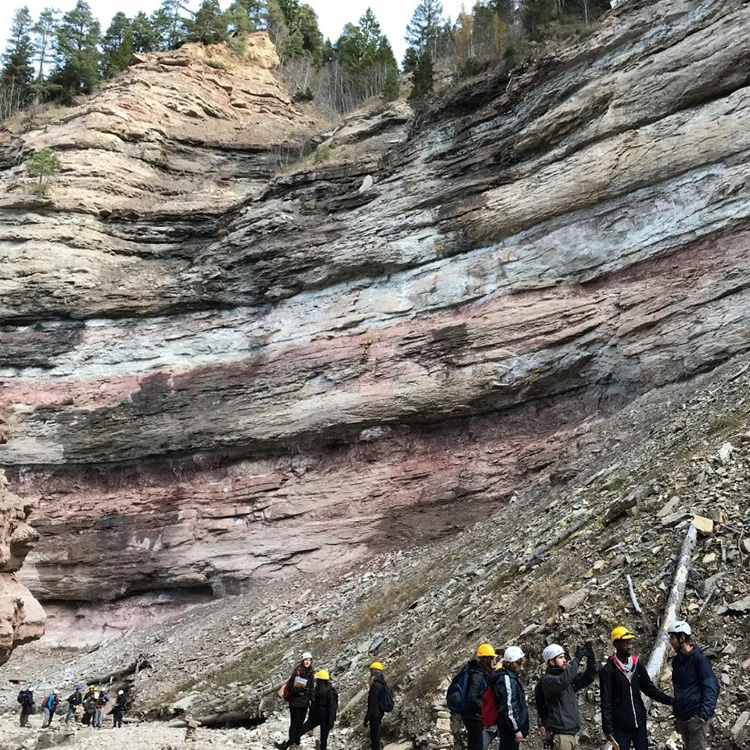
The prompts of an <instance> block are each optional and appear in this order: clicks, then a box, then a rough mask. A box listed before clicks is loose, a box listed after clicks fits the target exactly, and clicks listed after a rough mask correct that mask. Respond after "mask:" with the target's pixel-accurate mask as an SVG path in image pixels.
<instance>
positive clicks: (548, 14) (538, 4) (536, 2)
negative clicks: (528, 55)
mask: <svg viewBox="0 0 750 750" xmlns="http://www.w3.org/2000/svg"><path fill="white" fill-rule="evenodd" d="M555 8H556V5H555V0H524V2H523V5H522V6H521V17H522V18H523V25H524V28H525V29H526V31H527V32H528V34H529V36H530V37H531V38H532V39H538V38H539V36H540V35H541V30H542V26H544V24H546V23H549V22H550V21H551V20H552V17H553V16H554V14H555Z"/></svg>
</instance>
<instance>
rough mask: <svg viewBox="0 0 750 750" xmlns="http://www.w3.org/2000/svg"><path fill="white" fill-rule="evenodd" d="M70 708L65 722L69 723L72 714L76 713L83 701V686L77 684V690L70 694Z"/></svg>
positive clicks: (68, 699)
mask: <svg viewBox="0 0 750 750" xmlns="http://www.w3.org/2000/svg"><path fill="white" fill-rule="evenodd" d="M67 701H68V710H67V712H66V714H65V723H66V724H67V723H68V722H69V721H70V719H71V717H72V716H75V715H76V711H77V710H78V706H80V705H81V703H83V695H82V694H81V686H80V685H76V686H75V690H73V692H72V693H71V694H70V695H69V696H68V698H67Z"/></svg>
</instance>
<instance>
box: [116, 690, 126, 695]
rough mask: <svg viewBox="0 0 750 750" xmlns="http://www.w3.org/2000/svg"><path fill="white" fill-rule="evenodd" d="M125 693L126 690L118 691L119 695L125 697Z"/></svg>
mask: <svg viewBox="0 0 750 750" xmlns="http://www.w3.org/2000/svg"><path fill="white" fill-rule="evenodd" d="M124 693H125V691H124V690H118V691H117V695H124Z"/></svg>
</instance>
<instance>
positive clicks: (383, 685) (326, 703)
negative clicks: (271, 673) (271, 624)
mask: <svg viewBox="0 0 750 750" xmlns="http://www.w3.org/2000/svg"><path fill="white" fill-rule="evenodd" d="M312 659H313V657H312V654H311V653H310V652H309V651H305V653H303V654H302V661H300V663H299V665H297V666H296V667H295V669H294V671H293V672H292V674H291V676H290V677H289V679H288V680H287V681H286V682H285V683H284V684H283V686H282V690H281V695H282V697H283V698H284V699H285V700H286V701H288V703H289V719H290V721H289V737H288V739H287V740H286V742H281V743H278V744H277V745H276V747H277V748H279V749H280V750H299V746H300V742H301V741H302V735H304V734H307V732H309V731H311V730H313V729H315V727H320V750H327V747H328V734H329V732H330V731H331V729H332V728H333V724H334V722H335V721H336V712H337V711H338V705H339V695H338V693H337V692H336V688H335V687H334V685H333V684H332V683H331V676H330V674H329V673H328V671H327V670H325V669H320V670H318V671H317V672H315V671H314V670H313V667H312ZM369 672H370V675H369V679H368V686H369V689H368V692H367V708H366V710H365V717H364V726H365V728H369V730H370V743H371V745H372V748H373V750H380V724H381V722H382V721H383V716H385V714H386V713H387V712H388V711H391V710H392V709H393V693H392V691H391V688H390V686H389V685H388V683H387V682H386V680H385V677H384V675H383V665H382V663H381V662H379V661H374V662H372V664H370V668H369Z"/></svg>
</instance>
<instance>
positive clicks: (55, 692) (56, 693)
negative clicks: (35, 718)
mask: <svg viewBox="0 0 750 750" xmlns="http://www.w3.org/2000/svg"><path fill="white" fill-rule="evenodd" d="M52 694H53V695H59V694H60V691H59V690H58V689H57V688H55V689H54V690H53V691H52Z"/></svg>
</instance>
